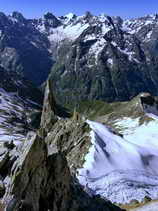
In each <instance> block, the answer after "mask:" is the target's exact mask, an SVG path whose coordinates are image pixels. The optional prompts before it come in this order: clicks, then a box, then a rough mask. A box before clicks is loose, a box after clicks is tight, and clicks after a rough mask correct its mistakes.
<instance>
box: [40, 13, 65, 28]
mask: <svg viewBox="0 0 158 211" xmlns="http://www.w3.org/2000/svg"><path fill="white" fill-rule="evenodd" d="M44 23H45V27H53V28H56V27H58V26H60V25H61V22H60V20H59V19H58V18H56V16H54V15H53V14H52V13H50V12H47V13H46V14H45V15H44Z"/></svg>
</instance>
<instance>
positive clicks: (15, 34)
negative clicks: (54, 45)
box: [0, 12, 52, 85]
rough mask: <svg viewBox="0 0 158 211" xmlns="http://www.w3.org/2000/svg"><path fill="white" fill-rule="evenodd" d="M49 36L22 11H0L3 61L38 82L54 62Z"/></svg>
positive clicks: (11, 68)
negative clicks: (7, 13) (42, 32)
mask: <svg viewBox="0 0 158 211" xmlns="http://www.w3.org/2000/svg"><path fill="white" fill-rule="evenodd" d="M49 46H50V44H49V40H48V39H47V37H46V36H44V35H42V34H41V33H40V32H39V31H38V30H36V28H35V27H33V25H32V23H30V21H29V20H27V19H25V18H24V17H23V16H22V14H20V13H18V12H13V14H12V15H10V16H6V15H5V14H3V13H0V65H1V66H3V67H4V68H5V69H6V70H7V71H14V72H19V73H21V74H22V75H23V76H25V77H26V78H27V79H29V80H31V81H33V82H34V83H36V84H38V85H39V84H41V83H42V82H43V81H45V80H46V78H47V76H48V73H49V70H50V68H51V65H52V60H51V57H50V53H49Z"/></svg>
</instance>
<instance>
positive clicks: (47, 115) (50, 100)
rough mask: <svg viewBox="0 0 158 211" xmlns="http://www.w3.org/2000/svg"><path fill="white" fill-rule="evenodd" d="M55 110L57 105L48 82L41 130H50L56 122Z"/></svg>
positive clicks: (50, 84)
mask: <svg viewBox="0 0 158 211" xmlns="http://www.w3.org/2000/svg"><path fill="white" fill-rule="evenodd" d="M56 110H57V104H56V101H55V98H54V96H53V88H52V83H50V80H48V81H47V84H46V89H45V96H44V103H43V112H42V117H41V128H45V129H46V131H49V130H50V129H51V127H52V125H53V124H54V123H55V122H56V121H57V116H56V115H57V112H56Z"/></svg>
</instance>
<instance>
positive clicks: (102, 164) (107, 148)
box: [78, 120, 158, 204]
mask: <svg viewBox="0 0 158 211" xmlns="http://www.w3.org/2000/svg"><path fill="white" fill-rule="evenodd" d="M87 123H88V124H89V125H90V127H91V129H92V131H91V142H92V146H91V148H90V150H89V153H88V154H87V155H86V157H85V163H84V165H83V168H82V169H79V174H78V179H79V182H80V183H81V184H82V185H83V186H85V187H87V189H89V190H91V191H92V192H93V194H94V195H96V194H100V195H101V196H102V197H103V198H106V199H109V200H111V201H112V202H116V203H121V204H126V203H130V202H131V201H132V200H138V201H140V202H141V201H142V200H143V199H144V197H145V196H147V197H150V198H152V199H157V198H158V147H157V148H156V147H155V145H154V146H153V145H152V142H151V146H150V145H148V146H144V144H142V146H141V140H138V142H139V145H137V144H136V142H135V143H132V142H130V141H127V140H125V139H123V138H122V137H120V136H118V135H116V134H113V133H112V132H111V131H110V130H109V128H108V127H106V126H104V125H103V124H100V123H97V122H92V121H89V120H88V121H87ZM155 141H158V140H156V139H155ZM142 142H143V140H142ZM149 146H150V147H149Z"/></svg>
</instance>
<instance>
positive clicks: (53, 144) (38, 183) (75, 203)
mask: <svg viewBox="0 0 158 211" xmlns="http://www.w3.org/2000/svg"><path fill="white" fill-rule="evenodd" d="M46 87H47V88H46V92H45V100H44V107H43V112H42V119H41V126H40V128H39V129H38V130H37V132H33V131H32V132H29V133H28V135H27V138H26V139H25V140H24V141H23V142H22V143H21V144H18V145H17V146H15V145H14V143H12V142H7V144H4V145H3V146H1V156H0V174H1V186H0V193H1V207H2V208H1V210H7V211H11V210H12V211H20V210H23V211H24V210H27V211H38V210H41V211H44V210H47V211H48V210H52V211H54V210H56V211H58V210H61V211H66V210H67V211H71V210H73V211H75V210H76V211H77V210H78V211H80V210H91V211H92V210H98V211H101V210H103V211H104V210H105V211H106V210H107V211H112V210H113V211H115V210H121V209H120V208H118V207H116V206H115V205H112V204H111V202H109V201H107V200H104V199H102V198H101V197H99V196H92V195H91V193H90V190H88V189H86V188H85V187H83V186H81V185H80V184H79V182H78V180H77V178H76V171H75V169H74V167H72V165H71V164H72V162H73V160H72V156H74V157H75V154H74V153H73V149H74V146H75V145H78V146H77V147H78V149H80V148H82V145H83V143H84V141H87V140H88V139H89V138H88V137H87V138H86V134H87V132H86V131H87V130H89V129H88V127H87V125H86V124H85V123H83V122H82V123H81V122H78V121H76V119H74V118H71V119H68V118H65V113H64V112H61V113H62V114H61V113H60V118H59V117H58V116H57V115H56V109H57V110H58V108H56V107H55V100H54V97H53V94H52V92H50V84H49V82H48V83H47V86H46ZM53 102H54V104H53ZM62 111H63V110H62ZM62 115H63V117H62ZM48 116H49V118H47V117H48ZM66 131H67V132H66ZM82 134H85V135H84V136H85V139H84V140H80V139H79V137H80V135H82ZM67 141H68V142H67ZM75 141H77V142H78V143H76V142H75ZM66 142H67V143H66ZM64 143H65V144H64ZM70 155H71V156H70ZM77 156H78V152H77V151H76V159H77V160H80V158H77ZM69 158H70V159H69ZM77 160H76V162H78V161H77ZM78 163H79V162H78ZM4 207H5V209H4Z"/></svg>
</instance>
